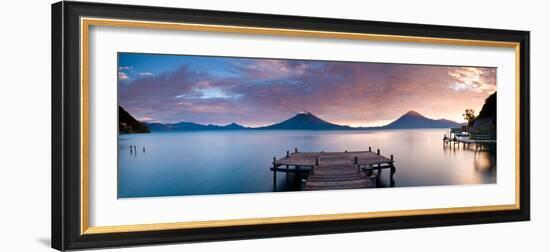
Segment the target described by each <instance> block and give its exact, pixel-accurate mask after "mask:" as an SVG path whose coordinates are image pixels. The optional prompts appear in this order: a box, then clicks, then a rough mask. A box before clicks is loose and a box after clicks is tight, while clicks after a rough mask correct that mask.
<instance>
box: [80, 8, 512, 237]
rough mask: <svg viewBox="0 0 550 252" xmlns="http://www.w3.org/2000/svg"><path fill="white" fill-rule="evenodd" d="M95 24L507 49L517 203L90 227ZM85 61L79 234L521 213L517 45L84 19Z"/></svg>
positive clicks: (82, 48) (81, 33) (500, 42)
mask: <svg viewBox="0 0 550 252" xmlns="http://www.w3.org/2000/svg"><path fill="white" fill-rule="evenodd" d="M90 26H110V27H131V28H145V29H163V30H185V31H199V32H223V33H239V34H254V35H274V36H292V37H314V38H331V39H335V38H336V39H356V40H370V41H385V42H409V43H410V42H413V43H431V44H447V45H461V46H487V47H505V48H514V49H515V56H516V61H515V74H516V80H515V82H516V83H515V85H516V97H515V99H516V101H515V104H516V119H515V121H516V141H515V144H516V164H515V165H516V176H515V177H516V184H515V187H516V188H515V204H509V205H492V206H475V207H453V208H434V209H415V210H397V211H378V212H364V213H342V214H322V215H302V216H285V217H267V218H248V219H228V220H209V221H191V222H172V223H155V224H135V225H121V226H98V227H90V226H89V77H90V76H89V29H90ZM80 28H81V29H80V38H81V40H80V43H81V45H80V46H81V47H80V56H81V57H80V58H81V69H80V70H81V79H80V81H81V101H80V102H81V118H80V119H81V130H80V132H81V145H82V146H81V153H80V154H81V164H80V165H81V167H80V169H81V171H80V174H81V178H80V179H81V183H80V185H81V188H80V196H81V197H80V198H81V202H80V209H81V220H80V223H81V225H80V227H81V229H80V233H81V234H82V235H87V234H104V233H119V232H139V231H159V230H173V229H190V228H208V227H226V226H241V225H262V224H277V223H291V222H313V221H328V220H350V219H366V218H384V217H393V216H415V215H433V214H451V213H469V212H489V211H502V210H517V209H520V177H519V175H520V163H519V162H520V160H519V159H520V149H519V142H520V122H519V116H520V110H519V102H520V96H519V88H520V76H519V73H520V66H519V65H520V48H519V46H520V44H519V43H516V42H502V41H487V40H468V39H451V38H432V37H419V36H399V35H381V34H365V33H348V32H329V31H317V30H297V29H296V30H294V29H278V28H262V27H249V26H229V25H207V24H194V23H169V22H152V21H137V20H122V19H102V18H86V17H83V18H81V19H80Z"/></svg>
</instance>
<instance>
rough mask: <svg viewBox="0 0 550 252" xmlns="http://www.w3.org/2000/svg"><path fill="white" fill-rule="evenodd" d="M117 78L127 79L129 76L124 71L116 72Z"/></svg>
mask: <svg viewBox="0 0 550 252" xmlns="http://www.w3.org/2000/svg"><path fill="white" fill-rule="evenodd" d="M118 79H119V80H127V79H130V77H128V75H127V74H126V73H124V72H118Z"/></svg>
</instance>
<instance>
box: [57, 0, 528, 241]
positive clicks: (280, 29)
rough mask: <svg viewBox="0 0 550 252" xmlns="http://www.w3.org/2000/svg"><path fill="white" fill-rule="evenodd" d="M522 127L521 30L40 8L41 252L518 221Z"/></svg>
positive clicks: (63, 5) (524, 159)
mask: <svg viewBox="0 0 550 252" xmlns="http://www.w3.org/2000/svg"><path fill="white" fill-rule="evenodd" d="M497 96H498V99H497ZM529 122H530V119H529V32H527V31H512V30H497V29H483V28H466V27H450V26H438V25H422V24H405V23H389V22H376V21H359V20H341V19H327V18H316V17H297V16H280V15H266V14H252V13H235V12H220V11H207V10H190V9H176V8H161V7H149V6H147V7H146V6H130V5H114V4H101V3H80V2H71V1H64V2H59V3H56V4H53V6H52V150H53V151H52V247H53V248H55V249H58V250H70V249H84V248H98V247H107V246H127V245H139V244H154V243H169V242H196V241H208V240H226V239H244V238H259V237H277V236H291V235H308V234H326V233H338V232H353V231H370V230H387V229H398V228H419V227H433V226H447V225H463V224H478V223H494V222H507V221H525V220H529Z"/></svg>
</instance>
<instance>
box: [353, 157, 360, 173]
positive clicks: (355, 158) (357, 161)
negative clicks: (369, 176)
mask: <svg viewBox="0 0 550 252" xmlns="http://www.w3.org/2000/svg"><path fill="white" fill-rule="evenodd" d="M353 164H354V165H355V166H357V173H360V172H361V168H360V166H359V158H358V157H357V156H355V157H354V158H353Z"/></svg>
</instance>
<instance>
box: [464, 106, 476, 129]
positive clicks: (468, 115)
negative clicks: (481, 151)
mask: <svg viewBox="0 0 550 252" xmlns="http://www.w3.org/2000/svg"><path fill="white" fill-rule="evenodd" d="M462 116H464V120H466V121H467V122H468V127H471V126H472V125H473V124H474V119H475V118H476V116H475V113H474V110H473V109H466V111H465V112H464V114H462Z"/></svg>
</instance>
